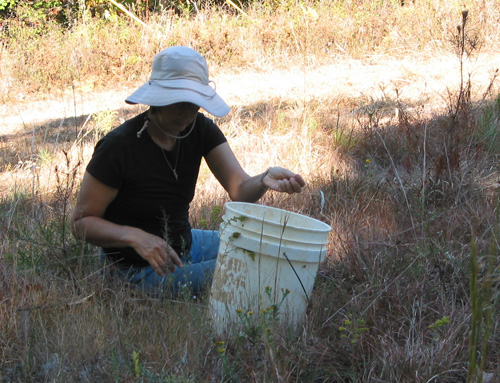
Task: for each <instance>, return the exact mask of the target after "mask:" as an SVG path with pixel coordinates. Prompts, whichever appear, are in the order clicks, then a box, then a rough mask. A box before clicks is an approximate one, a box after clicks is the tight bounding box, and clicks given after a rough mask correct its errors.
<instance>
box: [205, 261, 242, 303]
mask: <svg viewBox="0 0 500 383" xmlns="http://www.w3.org/2000/svg"><path fill="white" fill-rule="evenodd" d="M221 261H222V262H220V267H218V270H217V271H218V272H220V273H223V274H224V278H215V279H214V281H213V285H212V292H211V293H212V298H213V299H215V300H218V301H221V302H226V303H231V302H234V301H235V300H236V299H237V297H238V296H239V292H241V291H245V289H246V281H245V275H246V266H245V263H244V262H242V261H241V260H239V259H235V258H231V257H223V259H221Z"/></svg>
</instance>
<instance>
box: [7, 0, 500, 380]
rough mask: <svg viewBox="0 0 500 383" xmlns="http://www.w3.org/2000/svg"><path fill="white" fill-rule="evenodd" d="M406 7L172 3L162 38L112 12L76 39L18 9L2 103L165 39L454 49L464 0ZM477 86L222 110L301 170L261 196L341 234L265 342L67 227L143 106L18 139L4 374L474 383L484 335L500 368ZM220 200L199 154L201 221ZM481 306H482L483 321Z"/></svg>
mask: <svg viewBox="0 0 500 383" xmlns="http://www.w3.org/2000/svg"><path fill="white" fill-rule="evenodd" d="M409 3H410V4H407V5H405V6H403V7H402V6H400V5H399V3H398V2H391V1H378V2H373V1H372V2H333V1H331V2H330V1H324V2H317V3H316V4H315V3H313V2H307V3H306V4H304V5H302V6H301V5H297V4H296V3H295V2H286V1H283V2H279V3H277V2H275V3H274V5H272V4H271V3H270V2H254V3H253V5H252V6H251V7H250V8H249V9H247V10H246V12H247V14H248V16H249V17H244V16H242V15H241V14H238V13H237V12H236V11H234V9H231V10H230V12H229V11H228V10H227V9H226V11H223V10H220V9H219V10H215V9H203V10H200V13H199V14H197V15H193V16H192V17H190V18H187V17H177V16H175V15H173V14H171V13H167V12H165V13H163V14H159V15H154V16H152V19H151V25H152V27H153V29H154V31H155V32H154V33H150V32H147V31H146V30H141V29H139V27H137V26H136V25H134V24H131V23H129V22H128V21H127V20H126V19H119V21H116V22H107V23H104V22H102V21H95V20H87V21H86V23H81V24H79V25H77V26H75V28H74V30H72V31H64V33H63V31H61V30H59V29H58V28H57V27H56V26H54V25H51V24H50V23H47V24H46V25H45V27H44V28H46V31H45V32H50V33H44V34H42V36H38V34H35V33H34V32H33V31H32V30H30V29H29V28H27V27H26V26H23V25H22V21H21V20H13V21H11V22H12V24H11V25H10V26H9V29H8V33H9V34H10V36H4V37H3V38H4V40H3V42H4V44H3V46H2V48H1V55H2V64H4V65H2V66H1V67H0V71H1V72H0V73H1V81H2V83H1V87H2V89H3V90H5V92H2V100H3V101H5V102H11V101H13V100H14V99H15V98H16V97H17V96H16V95H17V94H18V93H19V92H20V89H22V92H24V94H25V97H26V98H30V96H29V93H30V92H33V93H32V94H33V95H39V94H40V93H39V92H49V91H57V90H58V91H62V90H65V89H66V88H67V87H68V86H70V87H71V86H73V87H75V89H77V88H78V89H82V87H90V88H93V89H96V88H99V87H101V86H106V87H107V86H109V84H111V83H118V82H121V81H124V80H125V81H127V80H131V81H136V80H137V79H142V78H145V77H146V76H147V74H146V73H145V72H147V71H149V67H150V62H146V60H149V57H151V56H152V52H155V51H157V50H158V48H159V47H160V46H165V45H168V44H171V43H180V44H188V45H192V46H194V47H196V48H198V49H199V50H200V51H202V52H203V53H205V54H206V55H207V58H208V59H209V61H210V62H211V63H214V64H215V69H214V72H215V73H217V72H219V73H220V72H222V71H224V70H229V69H228V68H229V67H231V68H230V69H232V70H234V71H244V70H245V69H252V70H257V71H259V70H263V69H266V68H274V67H279V66H295V65H296V66H301V67H302V68H304V69H303V70H305V71H307V68H308V67H309V66H311V67H312V66H314V65H316V64H319V63H322V62H326V61H328V60H332V59H334V58H335V59H337V60H340V59H341V58H342V57H349V58H355V57H365V56H367V55H382V54H391V55H392V56H391V57H395V58H401V57H403V56H404V55H405V54H406V53H409V52H412V53H418V54H420V55H424V56H425V55H430V56H432V55H434V54H439V53H442V51H443V50H446V49H452V47H453V45H452V44H451V43H450V41H453V38H452V36H453V33H454V31H455V30H456V24H457V22H459V21H460V17H461V16H460V14H461V13H460V12H461V10H462V8H461V6H462V3H463V2H460V4H459V3H458V2H444V1H442V2H441V1H433V2H430V1H422V2H421V1H416V2H409ZM465 3H467V4H466V5H467V6H468V7H469V10H470V16H469V17H470V19H469V22H470V29H469V25H467V27H468V29H467V31H468V33H469V31H470V36H471V39H473V37H474V36H478V37H479V38H480V41H482V42H483V46H482V49H483V50H486V51H488V49H493V47H495V46H498V41H499V31H498V28H497V25H498V20H499V19H500V9H499V7H498V5H497V3H496V2H494V1H487V0H485V1H480V2H477V1H470V2H467V1H466V2H465ZM457 20H458V21H457ZM21 27H22V28H21ZM4 33H5V32H4ZM37 33H39V32H37ZM117 36H118V37H119V38H118V39H117ZM450 44H451V45H450ZM455 46H456V44H455ZM54 47H57V49H54ZM472 53H474V52H472ZM144 57H148V59H144ZM68 58H70V59H69V60H68ZM457 60H458V59H457ZM32 64H36V65H32ZM47 68H51V69H50V70H48V69H47ZM412 76H413V74H412V73H411V72H409V73H408V76H407V80H408V81H412ZM473 80H474V78H472V82H471V85H470V87H469V86H468V84H467V79H465V82H463V83H461V84H462V85H463V87H462V91H460V89H455V88H450V90H449V92H447V93H444V94H442V95H440V97H441V99H440V100H439V102H436V103H435V104H434V103H433V100H428V99H424V100H419V99H418V97H416V96H415V95H412V97H411V98H412V100H411V101H409V100H403V97H396V96H394V97H392V96H391V95H390V94H389V93H385V94H383V95H382V96H381V97H379V98H373V97H371V98H370V97H355V96H352V95H343V94H336V95H330V97H328V98H325V99H312V100H308V102H303V101H300V100H296V99H290V100H288V99H286V100H285V99H267V100H262V101H260V102H255V103H250V104H241V105H238V106H236V107H235V108H233V110H232V112H231V114H230V115H229V116H227V117H225V118H223V119H219V120H218V121H217V122H218V123H219V125H220V126H221V128H222V129H223V131H224V132H225V133H226V135H227V137H228V139H229V141H230V142H231V145H232V147H233V150H234V151H235V153H236V155H237V156H238V158H239V159H240V160H241V162H242V164H243V166H244V167H245V168H246V169H247V170H248V171H249V173H257V172H260V171H262V169H265V168H266V167H267V166H269V164H270V163H272V164H275V165H283V166H286V167H289V168H291V169H294V170H296V171H299V172H301V173H302V174H304V175H305V176H306V178H307V179H308V186H307V189H306V191H305V193H304V194H302V195H294V196H283V195H278V194H275V193H268V194H267V195H266V196H265V197H264V198H263V200H262V203H264V204H268V205H272V206H276V207H281V208H285V209H289V210H292V211H297V212H300V213H303V214H307V215H309V216H312V217H314V218H317V219H320V220H322V221H324V222H327V223H329V224H330V225H331V226H332V228H333V230H332V233H331V236H330V239H329V244H328V260H327V262H325V264H324V265H322V266H321V270H320V275H319V276H318V278H317V281H316V287H315V290H314V296H313V299H312V301H311V304H310V307H309V309H308V314H307V320H306V321H305V323H304V325H303V326H301V327H300V328H296V329H285V328H282V327H281V326H279V325H278V324H277V323H274V322H272V321H271V322H266V323H264V325H265V326H264V329H267V328H269V330H270V333H269V334H268V332H267V331H260V330H263V329H260V330H256V329H254V328H245V329H244V331H243V332H242V333H240V334H239V335H237V336H235V337H234V338H231V339H219V338H217V337H215V335H214V333H213V332H212V330H211V328H210V319H209V315H208V313H207V310H206V306H207V300H206V297H198V298H197V300H193V299H191V298H190V297H189V296H185V297H176V298H173V297H167V298H166V299H162V300H157V299H152V298H150V297H147V296H144V295H141V294H137V293H135V292H133V291H131V290H129V289H127V288H126V286H124V285H122V284H121V283H119V282H118V281H110V280H108V279H104V278H103V275H105V274H106V270H103V269H102V265H101V264H100V262H99V260H98V259H97V257H96V256H95V251H96V249H94V248H92V247H90V246H87V245H84V244H82V243H79V242H77V241H75V240H74V239H73V238H72V237H71V235H70V233H69V230H68V217H69V212H70V210H71V206H72V204H73V202H74V196H75V192H76V189H77V187H78V184H79V180H80V177H81V174H82V172H83V169H84V165H85V164H86V162H87V161H88V159H89V157H90V155H91V152H92V148H93V145H94V144H95V142H96V140H97V139H98V138H99V137H100V136H101V135H102V134H105V132H106V131H107V130H108V129H110V128H112V127H113V126H115V125H117V124H118V123H119V121H120V120H122V119H125V118H128V117H130V116H131V115H132V114H135V113H136V112H137V110H135V109H128V110H127V111H124V110H119V111H116V113H113V112H107V113H99V114H97V115H94V117H93V118H90V119H88V120H86V119H85V118H82V119H81V120H80V119H70V120H62V121H47V122H46V123H44V124H42V125H36V126H32V125H29V124H27V125H26V126H25V127H24V129H23V130H22V131H20V132H16V133H15V134H14V133H12V134H8V133H6V134H5V135H4V136H2V142H0V144H1V145H2V159H1V161H2V162H1V163H0V168H1V169H2V175H1V176H2V184H3V185H4V188H3V190H2V194H1V200H0V217H1V226H0V232H1V235H2V241H1V244H0V261H1V262H0V303H1V304H0V319H1V320H0V361H1V362H0V376H1V377H2V382H4V381H5V382H11V381H12V382H49V381H50V382H53V381H55V382H96V381H103V382H108V381H114V382H117V381H119V382H122V381H127V382H129V381H133V382H143V381H144V382H214V381H217V382H237V381H242V382H246V381H248V382H257V381H258V382H346V381H347V382H462V381H466V380H467V379H468V378H471V374H470V373H469V375H468V366H469V363H470V361H471V360H472V359H471V355H470V353H469V351H470V348H471V347H469V339H470V337H469V334H470V333H471V330H473V329H475V330H478V331H479V338H478V339H479V342H478V343H476V344H473V347H472V349H473V351H475V353H476V354H477V361H478V362H480V361H482V362H484V370H485V371H487V372H488V373H492V374H494V373H496V374H497V379H498V374H499V372H500V371H499V370H498V369H499V367H498V366H499V365H500V363H499V361H500V354H499V350H500V327H499V323H498V321H495V320H493V321H491V322H490V323H489V322H488V318H498V316H499V314H500V312H499V308H500V307H499V299H500V295H499V289H498V287H499V286H500V279H499V278H500V271H499V270H500V269H499V261H498V255H499V250H498V249H499V246H498V224H499V217H498V201H499V200H498V196H499V194H498V193H499V188H498V180H499V175H498V160H499V158H498V156H499V154H500V146H499V144H498V131H499V121H500V98H499V96H498V84H497V82H495V81H492V83H491V87H490V88H488V89H486V90H484V89H481V90H477V89H476V88H475V87H474V81H473ZM104 84H106V85H104ZM456 84H460V72H456ZM469 91H470V92H469ZM391 94H392V93H391ZM396 94H397V92H396ZM405 101H408V102H405ZM433 106H435V107H433ZM443 106H444V107H443ZM320 191H321V192H323V193H324V195H325V200H326V204H325V206H324V207H321V204H320ZM226 201H227V196H226V195H225V193H224V192H223V191H222V190H221V188H220V186H218V185H217V183H216V181H215V180H214V178H213V177H212V176H211V175H210V174H209V171H208V169H207V168H206V167H205V166H204V167H203V168H202V171H201V172H200V182H199V184H198V189H197V195H196V199H195V201H193V204H192V221H193V223H194V225H195V226H197V227H204V228H217V225H218V223H219V220H220V212H221V207H222V206H223V204H224V203H225V202H226ZM472 254H476V255H477V259H478V260H477V262H476V263H474V262H473V260H474V257H471V255H472ZM476 268H477V271H475V270H476ZM474 277H477V283H478V285H477V286H475V287H473V288H472V289H471V288H470V285H469V282H470V281H475V278H474ZM473 286H474V285H473ZM475 295H479V296H480V297H481V299H482V301H481V302H480V309H479V312H478V310H475V311H474V310H473V309H472V307H475V306H474V305H473V303H474V302H475V299H476V298H475ZM489 315H491V316H489ZM478 316H479V317H480V318H483V319H484V320H483V321H482V322H478V321H477V320H476V321H475V322H474V321H472V320H471V318H477V317H478ZM488 323H489V324H488ZM487 330H488V331H489V332H487ZM221 341H224V342H225V343H224V344H222V343H221ZM483 344H484V345H485V347H486V348H484V349H481V347H483ZM480 350H481V352H480ZM484 351H485V352H484ZM472 381H475V380H472Z"/></svg>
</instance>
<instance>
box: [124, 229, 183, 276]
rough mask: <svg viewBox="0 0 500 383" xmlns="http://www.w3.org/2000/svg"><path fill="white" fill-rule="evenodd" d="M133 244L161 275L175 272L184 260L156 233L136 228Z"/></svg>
mask: <svg viewBox="0 0 500 383" xmlns="http://www.w3.org/2000/svg"><path fill="white" fill-rule="evenodd" d="M131 246H132V247H133V248H134V250H135V251H136V252H137V253H138V254H139V255H140V256H141V257H142V258H144V259H145V260H146V261H148V262H149V264H150V265H151V267H152V268H153V269H154V271H155V272H156V274H158V275H159V276H161V277H164V276H165V275H167V274H168V272H169V271H170V272H173V271H174V270H175V265H176V266H177V267H182V261H181V259H180V258H179V256H178V255H177V253H176V252H175V250H174V249H172V247H170V246H169V245H168V244H167V242H166V241H165V240H164V239H162V238H160V237H157V236H156V235H153V234H150V233H147V232H145V231H143V230H140V229H136V230H135V233H134V236H133V239H132V241H131Z"/></svg>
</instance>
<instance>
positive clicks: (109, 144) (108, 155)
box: [87, 136, 126, 189]
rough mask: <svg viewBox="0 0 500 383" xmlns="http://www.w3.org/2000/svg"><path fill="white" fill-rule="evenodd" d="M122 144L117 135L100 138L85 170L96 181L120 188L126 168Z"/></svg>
mask: <svg viewBox="0 0 500 383" xmlns="http://www.w3.org/2000/svg"><path fill="white" fill-rule="evenodd" d="M125 158H126V157H125V151H124V146H123V145H122V143H121V141H120V140H119V139H118V138H117V137H112V136H106V137H104V138H102V139H101V140H100V141H99V142H98V143H97V145H96V147H95V149H94V154H93V155H92V158H91V160H90V162H89V163H88V165H87V171H88V172H89V173H90V174H91V175H92V176H93V177H95V178H96V179H97V180H98V181H100V182H102V183H104V184H105V185H108V186H110V187H112V188H115V189H120V187H121V186H122V183H123V177H124V169H126V163H125Z"/></svg>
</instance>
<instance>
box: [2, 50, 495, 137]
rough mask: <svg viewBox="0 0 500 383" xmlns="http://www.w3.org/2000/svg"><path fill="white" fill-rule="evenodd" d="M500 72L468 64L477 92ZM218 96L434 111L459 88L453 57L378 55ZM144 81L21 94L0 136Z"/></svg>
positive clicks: (105, 100)
mask: <svg viewBox="0 0 500 383" xmlns="http://www.w3.org/2000/svg"><path fill="white" fill-rule="evenodd" d="M497 68H500V53H497V54H483V55H480V56H479V57H477V58H476V59H475V60H474V61H473V62H470V63H467V67H466V73H470V74H471V76H472V81H473V84H474V88H475V89H476V91H478V92H482V91H483V90H484V89H486V87H487V86H488V84H489V82H490V79H491V77H492V73H493V72H494V70H495V69H497ZM214 80H215V81H216V83H217V91H218V92H219V93H220V95H221V96H222V97H223V98H224V99H225V100H226V101H227V102H228V104H229V105H231V106H233V107H238V106H242V105H250V104H252V103H255V102H258V101H262V100H265V99H269V98H281V99H284V100H285V99H300V100H305V101H307V100H310V99H312V98H314V99H323V98H328V97H351V98H352V97H367V98H371V99H375V100H376V99H380V98H382V97H383V96H384V95H385V96H386V97H390V98H393V99H394V98H395V97H396V89H397V90H398V93H399V97H400V98H401V99H402V100H403V101H417V100H420V101H422V100H424V101H427V102H428V103H429V106H430V107H431V108H432V109H435V108H439V107H442V106H444V99H443V95H445V94H446V89H454V88H456V87H457V85H458V84H459V80H460V72H459V65H458V60H457V58H456V57H455V56H451V55H444V56H439V57H435V58H431V59H425V61H424V60H423V59H421V58H419V57H409V58H406V59H402V60H401V59H393V58H387V57H378V56H374V57H371V58H368V59H366V60H363V61H362V60H352V59H336V60H332V63H331V64H329V65H324V66H321V67H316V68H312V67H306V68H300V67H292V68H290V69H289V70H286V71H284V70H275V71H267V72H256V71H245V72H242V73H240V74H221V75H218V76H215V77H214ZM141 83H142V82H138V83H137V84H133V85H130V86H123V87H121V88H119V89H114V90H110V91H105V92H94V91H92V90H77V91H75V92H72V91H68V92H66V93H64V94H60V95H57V96H52V97H51V98H50V99H45V100H35V101H34V100H27V99H24V98H23V96H22V95H19V97H18V101H17V102H16V103H13V104H11V105H0V136H3V137H6V135H7V137H8V136H10V135H15V134H16V133H17V132H19V131H21V130H25V129H29V127H30V126H32V125H33V124H36V125H43V124H44V123H45V122H49V121H51V120H58V121H67V122H68V123H69V124H71V120H72V119H73V118H74V117H75V116H81V115H88V114H92V113H96V112H98V111H102V110H108V109H111V110H115V109H119V108H123V107H126V104H125V103H124V101H123V100H124V99H125V98H126V97H127V96H128V95H129V94H130V93H131V92H132V91H133V90H134V89H135V88H136V86H138V85H140V84H141Z"/></svg>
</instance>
